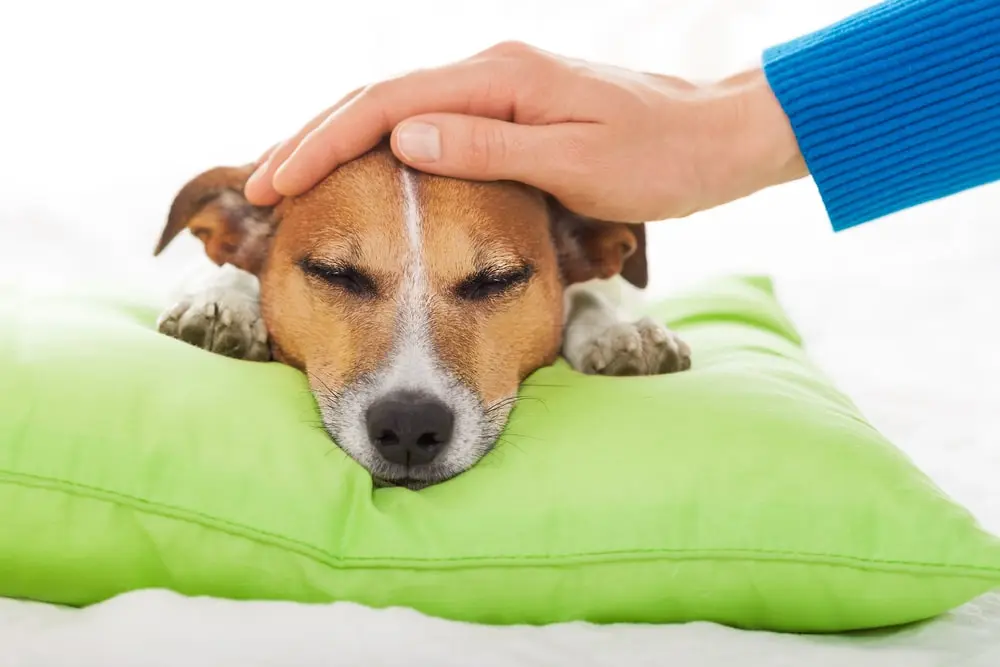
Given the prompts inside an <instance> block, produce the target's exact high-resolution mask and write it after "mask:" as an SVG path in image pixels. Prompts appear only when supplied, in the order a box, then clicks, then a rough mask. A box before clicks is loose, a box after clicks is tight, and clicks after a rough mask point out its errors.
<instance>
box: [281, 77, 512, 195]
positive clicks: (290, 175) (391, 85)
mask: <svg viewBox="0 0 1000 667" xmlns="http://www.w3.org/2000/svg"><path fill="white" fill-rule="evenodd" d="M517 71H523V70H518V69H517V67H516V63H515V61H511V60H504V59H492V60H469V61H463V62H461V63H458V64H455V65H448V66H445V67H441V68H437V69H431V70H422V71H418V72H414V73H412V74H408V75H406V76H403V77H400V78H399V79H394V80H391V81H387V82H384V83H381V84H377V85H375V86H372V87H371V88H368V89H366V90H365V91H362V92H361V94H359V95H358V96H357V97H355V98H354V99H353V100H351V101H350V102H349V103H347V104H345V105H344V106H343V107H341V108H340V109H338V110H337V111H335V112H334V113H332V114H330V115H329V116H328V117H327V118H326V120H324V121H323V122H322V123H321V124H320V125H319V127H317V128H316V129H315V130H314V131H313V132H312V133H311V134H309V135H308V136H307V137H306V138H305V139H303V140H302V141H301V143H299V145H298V147H297V148H296V149H295V150H294V151H293V152H292V154H291V155H290V156H289V157H288V159H287V160H285V163H284V165H282V166H281V168H280V169H278V170H277V171H276V172H275V175H274V182H273V185H274V188H275V190H276V191H277V192H279V193H281V194H283V195H286V196H291V195H296V194H299V193H301V192H304V191H305V190H308V189H309V188H311V187H312V186H313V185H315V184H316V183H318V182H319V181H320V180H321V179H323V178H324V177H325V176H326V175H327V174H329V173H330V172H331V171H333V170H334V169H335V168H336V167H338V166H340V165H341V164H343V163H344V162H347V161H348V160H352V159H354V158H356V157H358V156H359V155H361V154H362V153H364V152H366V151H368V150H370V149H371V148H372V147H373V146H375V145H376V144H377V143H378V142H379V141H380V140H381V139H382V137H384V136H385V135H386V134H388V133H390V132H391V131H392V129H393V128H394V127H395V126H396V125H397V124H398V123H400V122H401V121H403V120H405V119H406V118H409V117H411V116H415V115H417V114H421V113H427V112H431V111H435V112H452V113H460V114H469V115H475V116H485V117H489V118H498V119H510V118H513V116H514V113H515V110H516V106H517V96H518V94H519V93H523V92H525V90H524V89H525V88H528V87H529V86H530V85H531V82H530V80H525V81H523V82H522V87H521V88H520V89H518V88H517V87H515V85H514V83H515V78H516V77H515V76H514V73H515V72H517Z"/></svg>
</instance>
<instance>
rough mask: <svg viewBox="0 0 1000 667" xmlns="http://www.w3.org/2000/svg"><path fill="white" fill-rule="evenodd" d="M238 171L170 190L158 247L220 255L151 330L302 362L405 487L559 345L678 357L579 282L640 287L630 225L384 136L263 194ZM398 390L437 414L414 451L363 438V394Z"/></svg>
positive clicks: (492, 432) (361, 455)
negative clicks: (265, 204) (247, 186)
mask: <svg viewBox="0 0 1000 667" xmlns="http://www.w3.org/2000/svg"><path fill="white" fill-rule="evenodd" d="M251 171H252V167H251V166H248V167H243V168H219V169H214V170H211V171H209V172H205V173H204V174H202V175H200V176H198V177H196V178H195V179H193V180H192V181H191V182H189V183H188V184H187V185H185V186H184V188H183V189H182V190H181V191H180V193H179V194H178V195H177V197H176V199H175V200H174V203H173V206H172V207H171V211H170V215H169V217H168V222H167V226H166V228H165V229H164V231H163V235H162V237H161V239H160V242H159V244H158V246H157V249H156V252H157V253H159V252H160V251H162V250H163V248H164V247H166V245H167V244H168V243H169V242H170V241H171V240H172V239H173V238H174V237H175V236H176V235H177V234H178V233H179V232H180V231H181V230H183V229H184V228H188V229H190V230H191V231H192V232H193V233H194V234H195V235H196V236H197V237H198V238H199V239H200V240H201V241H202V242H203V243H204V244H205V249H206V252H207V254H208V255H209V257H210V258H211V259H212V260H213V261H214V262H215V263H216V264H219V265H222V266H223V269H222V270H220V271H219V273H218V274H217V275H216V276H215V277H214V278H213V279H212V280H211V281H209V283H207V284H204V285H202V286H200V287H199V288H198V289H197V290H195V291H193V292H192V293H189V294H187V295H186V296H184V297H183V298H182V299H180V300H179V301H178V303H177V304H176V305H175V306H173V307H172V308H171V309H169V310H168V311H167V312H165V313H164V314H163V316H162V317H161V318H160V322H159V327H160V330H161V331H162V332H164V333H166V334H168V335H171V336H174V337H177V338H180V339H182V340H185V341H187V342H189V343H192V344H194V345H198V346H199V347H203V348H205V349H208V350H211V351H214V352H218V353H221V354H226V355H229V356H233V357H237V358H243V359H252V360H261V361H263V360H268V359H274V360H277V361H280V362H283V363H286V364H289V365H291V366H294V367H296V368H299V369H301V370H303V371H304V372H306V373H307V375H308V378H309V384H310V387H311V389H312V391H313V393H314V395H315V397H316V400H317V402H318V404H319V407H320V410H321V413H322V418H323V423H324V425H325V427H326V429H327V430H328V431H329V433H330V434H331V436H332V437H333V438H334V439H335V440H336V442H337V443H338V444H339V445H340V447H341V448H342V449H343V450H344V451H345V452H347V454H349V455H350V456H351V457H353V458H354V459H355V460H357V461H358V462H359V463H361V464H362V465H363V466H364V467H365V468H367V469H368V470H369V471H370V472H371V473H372V476H373V477H374V478H376V480H381V481H383V482H387V483H391V484H398V485H405V486H410V487H420V486H424V485H427V484H431V483H435V482H438V481H442V480H445V479H448V478H450V477H452V476H454V475H457V474H459V473H461V472H463V471H464V470H466V469H468V468H469V467H471V466H472V465H473V464H475V463H476V462H477V461H478V460H479V459H480V458H481V457H482V456H484V455H485V454H486V453H487V452H488V451H489V450H490V449H491V447H492V446H493V444H494V442H495V441H496V439H497V437H498V436H499V434H500V432H501V430H502V429H503V426H504V424H505V423H506V420H507V417H508V415H509V412H510V409H511V407H512V406H513V404H514V402H515V396H516V392H517V388H518V385H519V383H520V382H521V380H523V379H524V378H525V377H526V376H527V375H528V374H530V373H531V372H532V371H534V370H536V369H538V368H540V367H542V366H545V365H547V364H550V363H552V362H553V361H554V360H555V358H556V356H557V355H558V354H559V352H560V349H561V351H562V354H563V356H564V357H565V358H566V359H567V361H568V362H569V363H570V364H571V365H572V366H573V367H574V368H576V369H577V370H580V371H583V372H586V373H603V374H607V375H638V374H654V373H663V372H672V371H678V370H683V369H686V368H687V367H689V366H690V351H689V350H688V348H687V346H686V345H685V344H684V343H683V342H682V341H680V340H679V339H678V338H677V337H676V336H675V335H674V334H673V333H672V332H670V331H669V330H667V329H666V328H664V327H663V326H662V325H660V324H657V323H655V322H653V321H652V320H649V319H641V320H639V321H637V322H626V321H623V320H621V319H620V318H619V317H618V315H617V313H616V309H615V308H614V307H613V306H612V305H611V304H610V303H608V301H607V300H606V299H604V298H603V297H602V296H600V294H599V293H598V292H597V291H594V290H592V289H589V288H583V289H581V288H580V287H579V285H580V284H583V283H587V282H588V281H591V280H593V279H608V278H612V277H614V276H616V275H619V274H620V275H622V276H623V277H624V278H625V279H627V280H628V281H629V282H631V283H633V284H634V285H636V286H638V287H644V286H645V284H646V280H647V277H646V258H645V242H644V241H645V239H644V232H643V228H642V226H641V225H623V224H611V223H604V222H599V221H594V220H588V219H583V218H580V217H579V216H575V215H573V214H570V213H569V212H568V211H566V210H565V209H563V208H562V207H561V206H559V205H558V204H557V203H556V202H555V201H554V200H553V199H552V198H550V197H548V196H546V195H544V194H542V193H540V192H538V191H537V190H534V189H532V188H529V187H526V186H523V185H520V184H515V183H508V182H504V183H473V182H468V181H461V180H455V179H448V178H442V177H438V176H431V175H427V174H422V173H418V172H414V171H412V170H410V169H408V168H406V167H404V166H402V165H401V164H400V163H398V162H397V161H396V160H395V158H394V157H393V156H392V153H391V152H390V151H388V150H387V149H386V147H385V146H381V147H379V148H377V149H375V150H374V151H372V152H370V153H368V154H366V155H365V156H363V157H361V158H359V159H357V160H355V161H353V162H350V163H348V164H346V165H344V166H343V167H341V168H339V169H338V170H336V171H335V172H334V173H333V174H332V175H330V176H329V177H328V178H326V180H324V181H323V182H321V183H320V184H319V185H317V186H316V187H315V188H313V189H312V190H311V191H309V192H308V193H306V194H304V195H302V196H300V197H297V198H294V199H286V200H285V201H283V202H282V203H281V204H279V205H278V206H277V207H276V208H274V209H260V208H255V207H253V206H251V205H250V204H249V203H247V201H246V200H245V199H244V198H243V195H242V188H243V185H244V183H245V182H246V179H247V177H248V176H249V174H250V173H251ZM574 285H576V286H577V287H572V286H574ZM265 325H266V326H265ZM564 325H565V326H564ZM404 395H405V396H407V397H418V398H419V400H420V401H424V402H426V403H427V404H428V405H430V404H433V405H431V408H433V409H435V410H438V411H439V412H440V410H442V409H443V410H444V411H445V412H446V413H448V414H450V415H451V419H452V421H453V428H452V427H451V426H449V427H448V430H447V433H448V434H449V435H448V437H446V438H444V440H446V442H436V441H435V442H434V448H435V452H437V453H436V454H434V455H433V460H431V461H429V462H426V461H422V460H421V461H420V462H419V463H417V464H411V460H410V458H408V457H409V455H407V458H405V460H404V462H403V463H400V462H394V461H391V460H388V459H387V458H386V457H385V456H383V455H382V454H380V451H386V450H380V449H379V448H378V447H377V446H376V445H375V444H373V443H374V442H375V436H373V435H372V430H371V428H372V427H371V420H372V417H371V416H370V415H371V410H372V409H373V406H376V405H378V404H379V403H380V402H384V401H385V400H386V397H391V396H404ZM407 400H410V398H408V399H407ZM413 400H417V399H413ZM420 405H421V406H423V405H424V403H421V404H420ZM434 406H437V407H434ZM421 409H423V408H421ZM418 412H419V411H418ZM366 422H367V423H368V427H367V430H366ZM432 440H433V439H432ZM438 449H439V450H440V451H438ZM390 458H391V457H390ZM401 460H402V459H401Z"/></svg>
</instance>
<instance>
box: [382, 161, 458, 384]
mask: <svg viewBox="0 0 1000 667" xmlns="http://www.w3.org/2000/svg"><path fill="white" fill-rule="evenodd" d="M399 174H400V175H399V179H400V186H401V189H402V200H403V224H404V225H405V226H406V240H407V253H406V273H405V275H404V278H403V281H402V283H401V284H400V289H399V297H398V310H397V319H396V323H397V324H396V332H395V336H394V338H395V340H394V344H393V351H392V358H391V359H390V360H389V364H388V369H387V370H388V373H387V375H386V376H385V380H384V383H383V387H384V390H385V391H386V392H388V391H394V390H398V389H404V390H405V389H409V390H414V391H421V392H424V393H429V394H432V395H438V396H439V397H440V394H441V393H442V391H443V390H444V386H443V385H444V383H443V382H442V381H441V378H440V377H439V374H440V369H439V364H438V363H437V359H436V358H435V354H434V345H433V342H432V340H431V327H430V317H429V316H430V313H429V310H428V299H427V296H428V294H427V272H426V267H425V264H424V252H423V215H422V211H421V209H420V198H419V193H418V191H417V178H416V176H415V174H414V173H413V172H412V171H411V170H410V169H409V168H408V167H405V166H401V167H400V171H399Z"/></svg>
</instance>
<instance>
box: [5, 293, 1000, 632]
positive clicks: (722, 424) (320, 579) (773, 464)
mask: <svg viewBox="0 0 1000 667" xmlns="http://www.w3.org/2000/svg"><path fill="white" fill-rule="evenodd" d="M156 311H157V309H156V308H154V307H144V306H135V305H133V304H130V303H129V302H128V301H124V300H115V299H109V298H103V299H102V298H94V297H85V296H80V295H70V294H63V295H61V296H60V295H53V294H48V295H46V294H31V293H28V292H26V291H25V288H24V287H21V288H7V289H5V290H2V291H0V389H2V404H0V405H2V416H0V595H4V596H12V597H19V598H30V599H34V600H43V601H49V602H57V603H64V604H70V605H86V604H90V603H94V602H98V601H100V600H104V599H106V598H108V597H110V596H113V595H115V594H118V593H121V592H124V591H128V590H133V589H138V588H146V587H167V588H171V589H174V590H176V591H179V592H181V593H186V594H192V595H212V596H221V597H229V598H266V599H285V600H297V601H302V602H320V601H330V600H351V601H355V602H359V603H363V604H366V605H371V606H375V607H382V606H390V605H391V606H396V605H402V606H409V607H414V608H416V609H419V610H421V611H424V612H427V613H429V614H434V615H438V616H443V617H447V618H453V619H460V620H466V621H479V622H486V623H548V622H556V621H569V620H587V621H596V622H618V621H631V622H672V621H693V620H707V621H716V622H721V623H725V624H730V625H735V626H740V627H746V628H760V629H770V630H786V631H818V632H825V631H840V630H851V629H859V628H868V627H874V626H884V625H890V624H898V623H903V622H907V621H915V620H918V619H924V618H927V617H931V616H934V615H937V614H939V613H942V612H944V611H946V610H949V609H951V608H953V607H956V606H958V605H960V604H962V603H964V602H966V601H968V600H970V599H971V598H973V597H975V596H977V595H979V594H981V593H983V592H985V591H988V590H990V589H991V588H994V587H997V586H1000V540H998V539H997V538H996V537H993V536H991V535H989V534H987V533H986V532H984V531H983V530H981V529H980V528H979V527H978V526H977V524H976V522H975V521H974V519H973V518H972V517H971V516H970V515H969V513H968V512H966V510H964V509H963V508H961V507H959V506H958V505H956V504H955V503H953V502H952V501H950V500H949V499H948V498H946V497H945V496H944V495H943V494H942V493H941V492H940V491H939V490H938V489H937V488H936V487H935V486H934V485H933V484H932V483H931V482H930V481H929V480H928V479H927V478H926V477H925V476H924V475H923V474H922V473H921V472H919V471H918V470H917V469H916V468H915V467H914V466H913V465H912V464H911V463H910V462H909V461H908V460H907V459H906V457H905V456H904V455H903V454H901V453H900V452H899V451H898V450H897V449H895V448H894V447H893V446H892V445H891V444H890V443H888V442H887V441H886V440H885V439H884V438H883V437H882V436H881V435H879V433H878V432H877V431H876V430H875V429H874V428H872V427H871V426H870V425H869V424H868V423H866V422H865V421H864V419H863V418H862V417H861V416H860V414H859V413H858V411H857V409H856V408H855V407H854V406H853V405H852V403H851V402H850V401H849V400H848V399H847V398H845V397H844V396H843V395H842V394H840V393H838V392H837V391H836V390H835V389H834V388H833V387H831V385H830V384H829V382H828V381H827V380H826V379H825V378H824V377H823V375H822V374H821V373H820V372H819V371H818V370H817V369H816V368H814V367H813V366H812V365H811V364H810V363H809V361H808V360H807V359H806V357H805V355H804V353H803V351H802V349H801V346H800V345H801V341H800V340H799V338H798V335H797V334H796V332H795V330H794V328H793V327H792V325H791V324H790V323H789V321H788V319H787V318H786V316H785V315H784V314H783V312H782V311H781V309H780V307H779V306H778V305H777V303H776V301H775V299H774V297H773V294H772V289H771V285H770V282H769V281H767V280H766V279H761V278H746V279H730V280H724V281H720V282H716V283H712V284H709V285H706V286H703V287H702V288H700V289H697V290H696V291H693V292H691V293H690V294H688V295H686V296H681V297H678V298H675V299H672V300H670V301H668V302H666V303H663V304H661V305H660V306H658V307H656V308H655V309H654V310H653V311H652V312H653V314H654V315H655V316H657V317H659V318H662V319H663V320H666V321H668V322H670V323H671V324H672V325H673V326H674V327H675V328H676V329H677V330H678V331H680V332H682V333H683V335H684V337H685V339H686V340H687V341H688V342H689V343H690V344H691V346H692V348H693V349H694V359H695V363H694V369H693V370H692V371H690V372H687V373H681V374H677V375H667V376H658V377H647V378H605V377H589V376H584V375H581V374H578V373H576V372H574V371H572V370H571V369H570V368H568V367H567V366H566V365H565V364H564V363H559V364H557V365H555V366H554V367H551V368H546V369H543V370H540V371H538V372H537V373H536V374H534V375H533V376H532V377H531V378H529V379H528V381H527V382H526V383H525V385H524V387H523V390H522V394H523V396H524V397H525V400H523V401H522V402H520V403H519V404H518V406H517V408H516V410H515V412H514V414H513V417H512V419H511V422H510V424H509V427H508V429H507V431H506V433H505V435H504V436H503V438H502V443H501V444H500V446H499V447H498V448H497V450H496V451H494V452H493V453H492V454H490V455H489V456H488V457H487V458H485V459H484V460H483V461H482V462H481V463H480V464H479V465H477V466H476V467H475V468H473V469H472V470H471V471H469V472H467V473H465V474H463V475H461V476H459V477H457V478H455V479H453V480H451V481H448V482H446V483H444V484H440V485H437V486H433V487H430V488H428V489H425V490H422V491H418V492H414V491H409V490H406V489H396V488H392V489H377V490H373V488H372V484H371V480H370V478H369V477H368V475H367V474H366V473H365V471H364V470H363V469H361V468H360V467H359V466H358V465H357V464H355V463H354V462H353V461H352V460H351V459H349V458H348V457H347V456H345V455H344V454H342V453H341V452H340V450H338V449H337V448H336V447H335V446H334V444H333V443H331V442H330V440H329V439H328V438H327V436H326V435H325V434H324V433H323V432H322V431H321V430H320V428H319V427H318V417H317V413H316V408H315V405H314V403H313V401H312V398H311V396H310V395H309V393H308V392H307V388H306V382H305V381H304V379H303V377H302V376H301V375H300V374H299V373H298V372H296V371H295V370H293V369H291V368H288V367H285V366H281V365H278V364H257V363H251V362H242V361H235V360H232V359H228V358H224V357H221V356H215V355H212V354H209V353H207V352H203V351H201V350H199V349H196V348H194V347H191V346H189V345H186V344H184V343H181V342H178V341H176V340H172V339H170V338H167V337H166V336H162V335H160V334H158V333H156V332H155V331H154V324H153V323H154V319H155V315H156ZM528 398H530V399H533V400H527V399H528Z"/></svg>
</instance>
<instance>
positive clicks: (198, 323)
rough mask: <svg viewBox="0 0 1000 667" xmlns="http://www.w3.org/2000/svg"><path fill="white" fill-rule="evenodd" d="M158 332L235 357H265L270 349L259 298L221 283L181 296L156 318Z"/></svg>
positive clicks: (268, 357) (257, 359)
mask: <svg viewBox="0 0 1000 667" xmlns="http://www.w3.org/2000/svg"><path fill="white" fill-rule="evenodd" d="M156 327H157V329H159V331H160V332H161V333H164V334H166V335H168V336H171V337H173V338H177V339H179V340H182V341H184V342H185V343H190V344H191V345H194V346H195V347H200V348H202V349H203V350H208V351H209V352H215V353H216V354H222V355H225V356H227V357H233V358H236V359H247V360H249V361H267V360H269V359H270V358H271V351H270V348H269V347H268V344H267V329H266V328H265V327H264V320H263V319H262V317H261V313H260V301H259V299H257V298H256V297H255V296H250V295H248V294H247V293H246V292H244V291H241V290H238V289H233V288H227V287H224V286H213V287H208V288H206V289H205V290H204V291H201V292H198V293H195V294H191V295H189V296H186V297H183V298H182V299H181V300H180V301H178V302H177V303H176V304H174V306H173V307H171V308H169V309H167V311H166V312H164V313H163V314H162V315H160V317H159V319H158V320H157V322H156Z"/></svg>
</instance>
